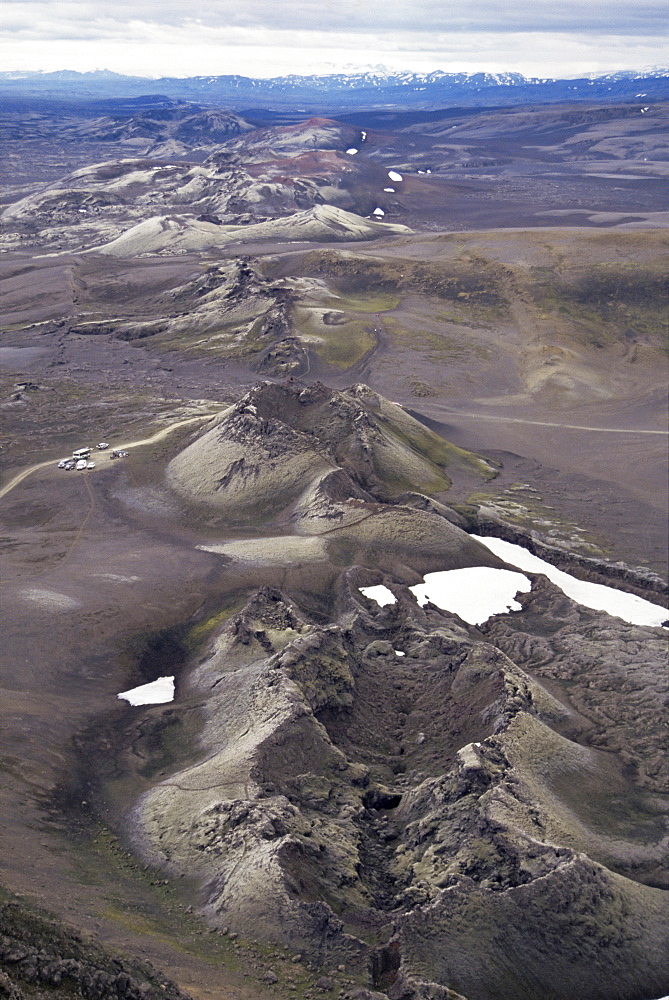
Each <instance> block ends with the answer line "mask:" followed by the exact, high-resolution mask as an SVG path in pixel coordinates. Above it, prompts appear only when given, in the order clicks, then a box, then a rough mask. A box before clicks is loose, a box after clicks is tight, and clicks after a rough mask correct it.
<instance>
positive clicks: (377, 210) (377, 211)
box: [372, 207, 386, 218]
mask: <svg viewBox="0 0 669 1000" xmlns="http://www.w3.org/2000/svg"><path fill="white" fill-rule="evenodd" d="M385 214H386V213H385V212H384V211H383V209H382V208H378V207H377V208H375V209H374V211H373V212H372V215H376V216H377V217H378V218H383V216H384V215H385Z"/></svg>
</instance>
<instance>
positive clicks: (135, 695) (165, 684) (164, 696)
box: [117, 676, 174, 705]
mask: <svg viewBox="0 0 669 1000" xmlns="http://www.w3.org/2000/svg"><path fill="white" fill-rule="evenodd" d="M117 698H122V699H123V700H124V701H128V702H130V704H131V705H163V704H164V703H165V702H167V701H174V676H172V677H159V678H158V680H157V681H151V683H150V684H140V686H139V687H136V688H131V689H130V690H129V691H121V693H120V694H119V695H117Z"/></svg>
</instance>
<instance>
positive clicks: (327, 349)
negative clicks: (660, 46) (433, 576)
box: [0, 98, 669, 1000]
mask: <svg viewBox="0 0 669 1000" xmlns="http://www.w3.org/2000/svg"><path fill="white" fill-rule="evenodd" d="M647 103H648V102H647ZM1 117H2V125H3V131H4V135H5V139H4V140H3V153H4V162H5V167H4V172H3V176H2V180H1V187H0V205H1V209H2V211H1V213H0V250H1V251H2V254H1V255H0V296H1V297H2V305H1V308H2V328H1V331H2V333H1V341H0V379H1V384H2V393H3V395H2V403H1V410H2V418H3V428H4V429H3V432H2V433H3V441H2V453H1V454H2V462H3V478H2V480H1V482H0V510H1V516H2V561H3V569H2V578H3V597H2V620H3V640H2V658H3V666H2V678H1V684H2V697H1V699H0V713H1V721H0V731H1V733H2V757H1V767H0V782H1V785H2V794H1V797H0V818H1V824H0V825H1V830H2V846H1V848H0V885H1V886H2V888H1V889H0V914H1V919H0V967H1V971H0V996H4V997H7V998H9V1000H31V998H36V1000H44V998H47V997H54V996H56V997H57V996H59V995H63V996H71V995H82V996H84V997H87V998H91V1000H116V998H119V1000H122V998H128V1000H140V998H142V1000H153V998H156V997H168V998H173V1000H177V998H187V997H192V998H195V1000H206V998H212V1000H213V998H216V1000H265V998H270V997H272V998H275V997H298V998H314V997H320V996H324V997H330V996H332V997H337V998H341V1000H384V998H389V1000H463V998H466V1000H573V998H579V1000H653V998H655V997H660V996H663V995H665V994H667V993H669V962H668V961H667V956H668V955H669V784H668V782H669V757H668V756H667V727H666V723H667V692H668V688H669V683H668V678H669V671H667V661H666V639H667V630H666V627H663V625H662V622H663V621H666V618H669V612H668V613H667V615H666V617H663V614H662V608H666V607H667V584H666V580H667V563H666V557H667V536H666V523H667V496H666V458H667V432H666V427H667V423H666V333H667V294H666V252H667V245H668V243H669V239H668V229H667V227H668V224H669V212H668V211H667V204H666V179H667V175H668V174H669V150H668V147H667V142H666V136H667V124H668V119H669V104H667V103H666V102H664V101H662V100H655V101H653V102H651V103H648V106H646V105H645V104H643V103H642V102H641V101H639V100H636V101H627V102H621V103H619V104H615V103H609V104H605V103H600V104H585V103H581V104H554V105H547V106H531V107H513V108H492V109H481V108H479V109H471V108H470V109H466V110H463V109H451V110H444V111H439V112H437V111H431V112H429V113H428V112H425V113H421V112H420V111H415V110H414V111H411V112H406V113H403V112H401V111H396V112H392V113H391V112H388V111H386V112H384V111H370V112H363V111H361V112H356V113H355V114H353V113H350V112H347V113H346V114H344V115H342V116H341V117H339V118H338V117H337V114H336V111H333V112H332V113H331V114H329V115H327V116H326V115H319V116H317V117H311V118H307V119H306V120H305V119H304V118H303V117H302V118H300V116H299V115H293V116H291V115H289V114H287V113H286V114H284V115H283V117H282V118H281V123H280V124H273V123H272V122H271V121H270V123H269V124H268V120H267V119H264V120H261V119H260V118H259V117H258V116H256V117H255V118H254V115H253V114H252V113H249V114H248V115H247V116H246V117H245V115H244V114H241V113H233V112H229V111H226V110H221V109H212V108H202V107H199V106H197V105H194V104H188V103H185V102H178V101H175V100H167V99H159V98H155V99H147V100H146V101H143V102H142V101H135V102H134V104H133V106H132V107H130V106H129V104H128V102H126V103H125V104H124V103H123V101H120V100H119V101H118V102H117V103H116V104H114V103H113V102H108V106H106V110H105V108H102V107H101V104H100V102H99V103H97V104H96V103H95V102H91V103H90V104H89V105H87V104H86V102H79V103H77V102H75V101H71V102H69V103H68V102H66V101H61V102H49V101H46V100H38V99H34V100H32V101H31V100H28V99H25V100H23V101H22V100H19V99H18V98H16V99H15V100H9V101H7V102H6V103H5V107H4V109H3V111H2V114H1ZM98 442H108V443H109V444H110V448H109V449H105V450H101V451H99V452H96V450H95V447H96V444H97V443H98ZM83 446H89V447H91V448H92V449H93V452H94V454H92V456H91V459H92V461H93V462H94V468H91V469H89V468H87V469H85V470H84V471H78V470H76V469H75V470H71V471H67V470H66V469H63V468H58V467H57V466H58V462H59V461H60V460H62V459H64V458H67V457H68V456H70V455H71V454H72V452H73V451H74V450H76V449H78V448H81V447H83ZM112 449H121V450H125V451H127V456H125V457H123V458H120V459H117V460H112V459H111V457H110V455H111V450H112ZM473 536H475V537H473ZM491 537H497V538H501V539H504V540H506V541H509V542H513V543H515V544H519V545H521V546H522V547H524V548H525V549H529V550H531V551H532V552H534V553H535V554H536V555H538V556H541V557H542V558H543V559H545V560H546V561H547V562H548V563H551V564H552V565H553V566H556V567H558V568H560V569H562V570H565V571H567V572H568V573H569V574H571V575H572V576H575V577H576V578H578V579H579V580H582V581H589V582H595V583H599V584H605V585H606V586H608V587H609V588H613V589H614V590H617V591H619V592H620V593H621V594H622V593H626V594H631V595H636V596H637V597H638V598H641V599H643V600H644V601H646V602H650V603H651V604H654V605H655V606H656V610H657V611H658V615H659V617H658V618H657V620H656V621H655V624H651V625H648V624H636V623H634V621H631V620H628V619H625V618H623V617H619V616H617V615H612V614H607V613H606V612H604V611H602V610H597V609H595V608H592V607H588V606H586V605H585V604H581V603H577V602H576V601H575V600H573V599H572V598H570V597H568V596H567V595H566V594H565V593H564V592H563V590H562V589H560V587H559V586H557V585H556V584H555V583H553V582H551V581H550V580H549V579H548V577H547V576H546V575H544V574H543V573H541V572H532V571H529V570H527V571H525V570H518V569H517V568H516V567H515V566H514V565H510V564H508V563H506V562H504V561H503V559H502V558H501V556H500V555H498V554H495V551H493V549H491V548H490V547H489V546H488V545H486V544H484V541H485V539H487V538H491ZM481 539H483V541H482V540H481ZM508 551H511V550H508ZM476 567H479V568H485V569H486V570H487V571H488V574H490V573H492V574H493V575H494V574H499V573H501V572H502V571H508V570H513V571H515V572H516V573H518V572H522V573H524V574H525V577H526V578H527V589H525V590H524V591H520V592H519V593H518V594H517V595H514V594H513V593H512V594H511V598H510V599H509V601H507V602H506V603H505V604H503V605H502V607H501V608H500V609H499V612H498V613H496V614H494V615H493V616H491V617H488V618H487V619H486V620H484V621H479V623H478V624H472V623H471V622H470V621H469V620H466V618H462V617H459V616H458V615H457V614H456V613H454V611H453V610H450V609H449V608H448V607H440V606H438V603H437V602H436V598H434V596H433V597H432V600H429V601H427V602H426V603H422V604H421V603H420V602H419V601H418V600H417V599H416V596H415V594H414V593H413V591H412V590H410V588H412V587H415V586H416V585H418V584H420V583H421V582H422V580H423V579H424V577H425V574H430V573H441V572H444V571H455V570H473V569H474V568H476ZM486 579H487V577H486ZM379 586H382V587H384V588H386V590H387V592H389V594H390V597H389V598H388V603H379V602H378V601H376V600H375V599H374V598H373V597H370V596H367V595H365V594H364V593H363V590H367V589H368V588H375V587H379ZM481 586H482V587H483V584H481ZM372 593H376V594H377V595H378V594H379V593H384V594H385V593H386V591H383V592H380V591H373V592H372ZM514 596H515V601H516V603H515V604H513V603H512V599H513V598H514ZM442 603H444V602H442ZM446 603H447V602H446ZM509 606H511V607H512V608H515V610H507V607H509ZM166 677H173V678H174V681H175V694H174V699H173V700H170V701H166V702H163V703H158V704H140V705H132V704H129V703H128V701H126V700H121V699H119V698H118V695H119V693H121V692H126V691H128V690H129V689H133V688H135V687H138V686H140V687H141V686H142V685H144V684H148V683H150V682H154V681H156V680H157V679H159V678H166ZM165 697H169V694H167V695H165ZM140 700H141V699H140Z"/></svg>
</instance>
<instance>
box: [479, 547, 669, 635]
mask: <svg viewBox="0 0 669 1000" xmlns="http://www.w3.org/2000/svg"><path fill="white" fill-rule="evenodd" d="M472 538H475V539H476V541H478V542H481V544H482V545H485V546H486V548H488V549H490V551H491V552H494V553H495V555H496V556H499V557H500V559H503V560H504V562H507V563H510V564H511V566H517V567H518V569H524V570H526V571H527V572H530V573H543V574H544V575H545V576H547V577H548V579H549V580H550V581H551V583H554V584H555V585H556V586H557V587H559V588H560V590H562V591H563V593H565V594H566V595H567V597H571V599H572V601H576V602H577V603H578V604H582V605H583V606H584V607H586V608H592V609H593V610H594V611H606V613H607V614H609V615H614V616H615V617H616V618H622V619H623V621H626V622H629V623H630V625H654V626H657V625H661V624H662V622H664V621H667V619H668V618H669V611H667V609H666V608H663V607H662V606H661V605H660V604H652V603H651V602H650V601H646V600H644V598H643V597H637V596H636V594H628V593H626V592H625V591H623V590H615V589H614V588H613V587H607V586H605V585H604V584H603V583H588V582H587V581H585V580H577V579H576V577H575V576H571V574H570V573H565V572H564V571H563V570H561V569H556V567H555V566H552V565H551V564H550V563H549V562H546V560H545V559H540V558H539V556H535V555H533V554H532V553H531V552H528V550H527V549H524V548H523V547H522V545H514V543H513V542H506V541H504V539H503V538H487V537H486V538H483V537H482V536H480V535H472Z"/></svg>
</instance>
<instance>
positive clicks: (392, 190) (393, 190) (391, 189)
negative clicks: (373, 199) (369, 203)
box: [383, 188, 395, 194]
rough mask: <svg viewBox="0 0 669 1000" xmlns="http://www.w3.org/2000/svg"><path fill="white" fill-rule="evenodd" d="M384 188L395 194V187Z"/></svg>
mask: <svg viewBox="0 0 669 1000" xmlns="http://www.w3.org/2000/svg"><path fill="white" fill-rule="evenodd" d="M383 190H384V191H387V192H388V194H395V188H384V189H383Z"/></svg>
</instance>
